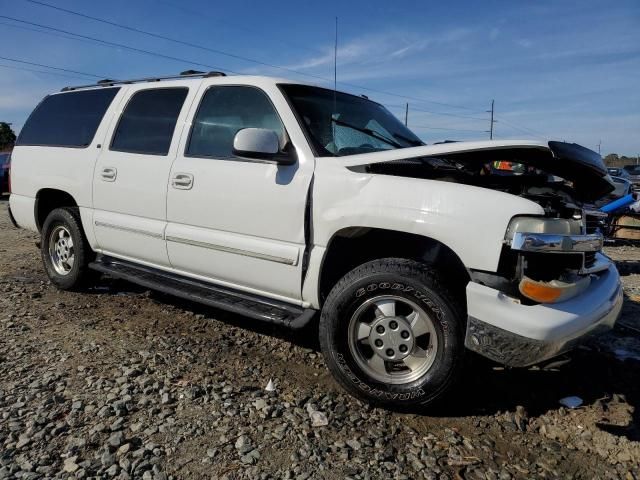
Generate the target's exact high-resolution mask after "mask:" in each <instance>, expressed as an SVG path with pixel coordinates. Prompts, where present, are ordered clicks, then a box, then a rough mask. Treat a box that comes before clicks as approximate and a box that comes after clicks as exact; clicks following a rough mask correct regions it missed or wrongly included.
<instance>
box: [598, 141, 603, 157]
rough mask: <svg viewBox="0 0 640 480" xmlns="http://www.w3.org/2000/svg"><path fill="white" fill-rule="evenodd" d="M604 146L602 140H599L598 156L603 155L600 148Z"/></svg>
mask: <svg viewBox="0 0 640 480" xmlns="http://www.w3.org/2000/svg"><path fill="white" fill-rule="evenodd" d="M601 145H602V140H598V155H601V153H600V146H601Z"/></svg>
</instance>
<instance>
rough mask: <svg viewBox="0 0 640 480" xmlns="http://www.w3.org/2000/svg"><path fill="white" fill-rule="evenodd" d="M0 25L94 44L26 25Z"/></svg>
mask: <svg viewBox="0 0 640 480" xmlns="http://www.w3.org/2000/svg"><path fill="white" fill-rule="evenodd" d="M0 25H4V26H5V27H11V28H16V29H19V30H27V31H29V32H36V33H42V34H44V35H50V36H52V37H58V38H66V39H67V40H75V41H78V42H84V43H89V44H93V43H95V42H92V41H91V40H84V39H82V38H75V37H72V36H71V35H63V34H61V33H56V32H47V31H46V30H41V29H39V28H32V27H27V26H26V25H16V24H14V23H8V22H0Z"/></svg>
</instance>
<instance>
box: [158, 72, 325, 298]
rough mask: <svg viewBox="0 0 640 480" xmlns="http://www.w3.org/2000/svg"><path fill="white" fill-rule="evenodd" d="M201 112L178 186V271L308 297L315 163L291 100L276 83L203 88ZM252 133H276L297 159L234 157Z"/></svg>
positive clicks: (172, 241)
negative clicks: (308, 226)
mask: <svg viewBox="0 0 640 480" xmlns="http://www.w3.org/2000/svg"><path fill="white" fill-rule="evenodd" d="M227 81H229V80H227ZM192 111H193V120H192V124H191V125H190V126H188V128H185V130H188V135H187V134H186V132H185V134H184V135H183V140H182V145H181V147H180V149H179V153H178V156H177V158H176V161H175V163H174V165H173V168H172V170H171V175H170V181H169V189H168V197H167V221H168V224H167V230H166V240H167V250H168V252H169V259H170V261H171V264H172V266H173V267H174V268H175V269H177V270H179V271H181V272H184V273H187V274H191V275H193V276H197V277H202V278H206V279H209V280H213V281H214V282H216V283H220V284H223V285H227V286H231V287H235V288H239V289H242V290H246V291H250V292H253V293H259V294H263V295H267V296H271V297H274V298H280V299H283V300H292V299H293V300H299V299H300V298H301V285H302V269H303V255H304V252H305V209H306V204H307V198H308V192H309V186H310V182H311V178H312V175H313V169H314V158H313V156H312V155H311V152H310V149H309V147H308V144H307V143H306V140H305V139H304V136H303V133H302V131H301V130H300V129H299V126H298V124H297V122H296V120H295V118H294V117H293V114H292V112H291V110H290V109H289V107H288V105H287V103H286V100H285V99H284V97H283V96H282V94H281V93H280V91H279V90H278V89H277V87H276V86H275V85H274V84H271V85H265V86H264V87H263V88H258V87H257V86H253V85H237V84H228V85H224V84H209V85H207V84H206V83H203V85H202V87H201V93H200V94H199V97H198V98H197V100H196V101H195V102H194V105H193V107H192ZM243 128H266V129H270V130H273V131H275V132H276V133H277V134H278V136H279V137H280V139H281V147H284V146H285V144H288V145H289V147H290V149H291V151H292V152H294V153H293V155H294V156H295V157H296V162H295V163H294V164H292V165H281V164H280V165H279V164H276V163H274V162H271V161H263V160H251V159H247V158H238V157H236V156H234V154H233V151H232V146H233V139H234V136H235V134H236V133H237V132H238V131H239V130H240V129H243ZM289 142H291V143H290V144H289Z"/></svg>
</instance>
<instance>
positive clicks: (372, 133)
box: [331, 118, 403, 148]
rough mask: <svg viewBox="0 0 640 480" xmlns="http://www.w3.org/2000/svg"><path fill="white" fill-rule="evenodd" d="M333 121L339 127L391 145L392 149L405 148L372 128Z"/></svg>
mask: <svg viewBox="0 0 640 480" xmlns="http://www.w3.org/2000/svg"><path fill="white" fill-rule="evenodd" d="M331 121H332V122H334V123H336V124H337V125H342V126H343V127H347V128H351V129H353V130H356V131H358V132H362V133H364V134H365V135H369V136H370V137H372V138H375V139H376V140H380V141H381V142H384V143H386V144H388V145H391V146H392V147H396V148H403V147H402V145H400V144H399V143H398V142H396V141H395V140H392V139H390V138H387V137H386V136H384V135H382V134H381V133H378V132H376V131H375V130H371V129H370V128H366V127H358V126H356V125H352V124H350V123H347V122H343V121H342V120H337V119H335V118H332V119H331Z"/></svg>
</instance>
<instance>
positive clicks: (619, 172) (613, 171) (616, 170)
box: [607, 167, 629, 180]
mask: <svg viewBox="0 0 640 480" xmlns="http://www.w3.org/2000/svg"><path fill="white" fill-rule="evenodd" d="M607 172H608V173H609V175H611V176H612V177H618V178H626V179H627V180H629V172H627V171H626V170H625V169H624V168H620V167H609V168H607Z"/></svg>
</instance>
